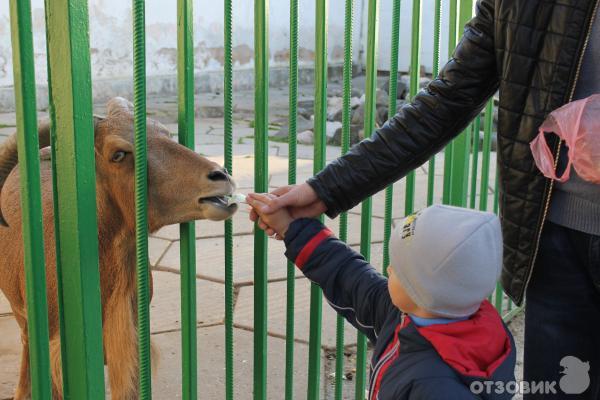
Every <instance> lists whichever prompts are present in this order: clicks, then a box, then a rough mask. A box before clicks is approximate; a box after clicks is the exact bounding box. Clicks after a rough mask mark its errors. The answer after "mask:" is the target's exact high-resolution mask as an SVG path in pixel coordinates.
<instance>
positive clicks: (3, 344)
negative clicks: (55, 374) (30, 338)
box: [0, 317, 22, 399]
mask: <svg viewBox="0 0 600 400" xmlns="http://www.w3.org/2000/svg"><path fill="white" fill-rule="evenodd" d="M20 332H21V331H20V330H19V326H18V325H17V322H16V321H15V319H14V318H13V317H0V333H1V334H0V399H10V398H12V396H13V394H14V391H15V388H16V387H17V381H18V380H19V369H20V365H21V349H22V346H21V333H20Z"/></svg>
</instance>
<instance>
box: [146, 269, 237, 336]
mask: <svg viewBox="0 0 600 400" xmlns="http://www.w3.org/2000/svg"><path fill="white" fill-rule="evenodd" d="M152 279H153V284H154V293H153V296H152V302H151V303H150V329H151V331H152V332H161V331H167V330H176V329H181V283H180V282H181V276H180V275H179V274H174V273H171V272H161V271H153V272H152ZM196 318H197V323H198V325H209V324H216V323H220V322H223V320H224V319H225V286H224V285H222V284H220V283H215V282H209V281H206V280H202V279H196Z"/></svg>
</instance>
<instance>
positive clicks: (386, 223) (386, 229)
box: [382, 0, 401, 276]
mask: <svg viewBox="0 0 600 400" xmlns="http://www.w3.org/2000/svg"><path fill="white" fill-rule="evenodd" d="M400 5H401V4H400V0H394V1H393V3H392V26H391V35H392V36H391V40H390V42H391V48H390V86H389V94H390V96H389V99H388V117H389V118H391V117H392V115H393V114H394V113H395V112H396V95H397V94H398V93H397V92H398V48H399V43H400ZM393 199H394V185H393V184H391V185H389V186H388V187H387V188H386V189H385V210H384V217H383V265H382V270H383V274H384V275H386V276H387V268H386V267H387V266H388V264H389V262H390V247H389V241H390V236H391V234H392V203H393Z"/></svg>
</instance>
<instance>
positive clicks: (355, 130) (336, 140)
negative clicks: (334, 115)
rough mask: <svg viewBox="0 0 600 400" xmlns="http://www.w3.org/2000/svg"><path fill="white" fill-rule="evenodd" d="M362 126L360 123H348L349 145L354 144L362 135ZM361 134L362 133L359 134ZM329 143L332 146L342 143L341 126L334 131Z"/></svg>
mask: <svg viewBox="0 0 600 400" xmlns="http://www.w3.org/2000/svg"><path fill="white" fill-rule="evenodd" d="M362 128H363V127H362V126H360V125H350V145H351V146H352V145H354V144H356V143H358V142H360V141H361V136H362V137H364V134H363V131H362ZM361 134H362V135H361ZM329 144H332V145H334V146H341V145H342V127H339V128H338V129H337V130H336V131H335V134H334V135H333V137H332V138H331V140H330V141H329Z"/></svg>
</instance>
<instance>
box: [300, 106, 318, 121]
mask: <svg viewBox="0 0 600 400" xmlns="http://www.w3.org/2000/svg"><path fill="white" fill-rule="evenodd" d="M313 112H314V110H313V109H312V108H304V107H298V115H301V116H303V117H304V118H306V119H310V116H311V115H313Z"/></svg>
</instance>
